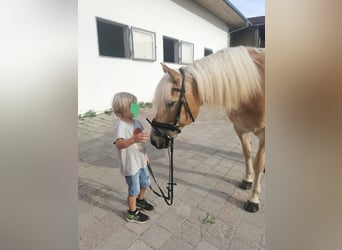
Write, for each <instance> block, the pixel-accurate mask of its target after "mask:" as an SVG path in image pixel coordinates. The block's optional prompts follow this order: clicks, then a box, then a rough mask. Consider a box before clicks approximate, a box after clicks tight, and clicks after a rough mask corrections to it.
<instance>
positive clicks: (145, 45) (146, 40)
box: [132, 27, 156, 61]
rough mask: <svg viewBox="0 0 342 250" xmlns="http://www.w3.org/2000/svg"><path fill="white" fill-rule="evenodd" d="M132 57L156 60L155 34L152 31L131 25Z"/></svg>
mask: <svg viewBox="0 0 342 250" xmlns="http://www.w3.org/2000/svg"><path fill="white" fill-rule="evenodd" d="M132 45H133V59H136V60H151V61H155V60H156V35H155V33H153V32H150V31H147V30H142V29H138V28H135V27H132Z"/></svg>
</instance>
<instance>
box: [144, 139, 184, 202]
mask: <svg viewBox="0 0 342 250" xmlns="http://www.w3.org/2000/svg"><path fill="white" fill-rule="evenodd" d="M168 154H169V182H168V183H167V187H166V188H167V196H166V195H165V193H164V192H163V190H162V189H161V188H160V186H159V184H158V182H157V180H156V178H155V177H154V174H153V171H152V167H151V164H150V163H149V162H148V163H147V167H148V170H149V171H150V173H151V175H152V178H153V180H154V182H155V183H156V185H157V187H158V188H159V191H160V193H158V192H157V191H155V190H154V189H153V188H152V186H151V185H150V189H151V190H152V191H153V193H154V194H156V195H157V196H159V197H162V198H164V201H165V202H166V204H167V205H169V206H171V205H172V202H173V186H174V185H177V183H174V182H173V138H171V139H170V146H169V147H168Z"/></svg>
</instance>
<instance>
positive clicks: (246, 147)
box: [235, 127, 254, 190]
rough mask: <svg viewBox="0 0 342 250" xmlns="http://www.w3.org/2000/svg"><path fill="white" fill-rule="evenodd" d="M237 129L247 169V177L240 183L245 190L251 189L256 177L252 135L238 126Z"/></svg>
mask: <svg viewBox="0 0 342 250" xmlns="http://www.w3.org/2000/svg"><path fill="white" fill-rule="evenodd" d="M235 131H236V133H237V134H238V136H239V138H240V141H241V145H242V151H243V155H244V157H245V164H246V171H245V177H244V178H243V180H242V182H241V183H240V185H239V186H240V188H241V189H244V190H249V189H251V187H252V184H253V178H254V170H253V161H252V149H251V136H250V134H249V133H242V132H241V131H240V130H239V129H238V128H236V127H235Z"/></svg>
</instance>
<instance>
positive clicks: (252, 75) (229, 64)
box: [154, 46, 264, 112]
mask: <svg viewBox="0 0 342 250" xmlns="http://www.w3.org/2000/svg"><path fill="white" fill-rule="evenodd" d="M255 51H256V52H258V53H264V51H263V50H260V49H255ZM185 71H186V72H188V73H189V74H190V75H191V77H192V78H194V79H195V80H196V82H197V87H198V94H199V98H200V103H201V104H208V105H209V106H223V107H225V108H226V110H227V111H228V112H229V111H230V110H234V109H238V107H239V106H240V105H241V103H246V102H247V101H248V100H249V99H250V98H251V97H252V96H254V95H258V94H261V93H262V88H261V86H260V84H261V77H260V74H259V71H258V68H257V66H256V63H255V62H254V61H253V58H251V56H250V54H249V53H248V49H247V48H246V47H243V46H240V47H234V48H227V49H223V50H220V51H218V52H216V53H214V54H211V55H209V56H206V57H204V58H201V59H199V60H197V61H195V62H194V63H193V64H190V65H188V66H187V67H186V68H185ZM171 80H172V79H171V77H169V75H168V74H165V75H164V76H163V78H162V79H161V80H160V82H159V84H158V86H157V89H156V92H155V98H154V104H155V105H154V106H156V107H158V109H160V111H161V110H162V109H164V106H165V101H169V100H171V87H172V81H171ZM165 85H167V86H169V87H166V86H165Z"/></svg>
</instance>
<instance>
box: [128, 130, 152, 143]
mask: <svg viewBox="0 0 342 250" xmlns="http://www.w3.org/2000/svg"><path fill="white" fill-rule="evenodd" d="M148 138H149V134H148V133H147V132H144V131H142V132H139V133H136V134H134V135H133V136H132V139H133V141H134V142H145V141H147V140H148Z"/></svg>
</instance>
